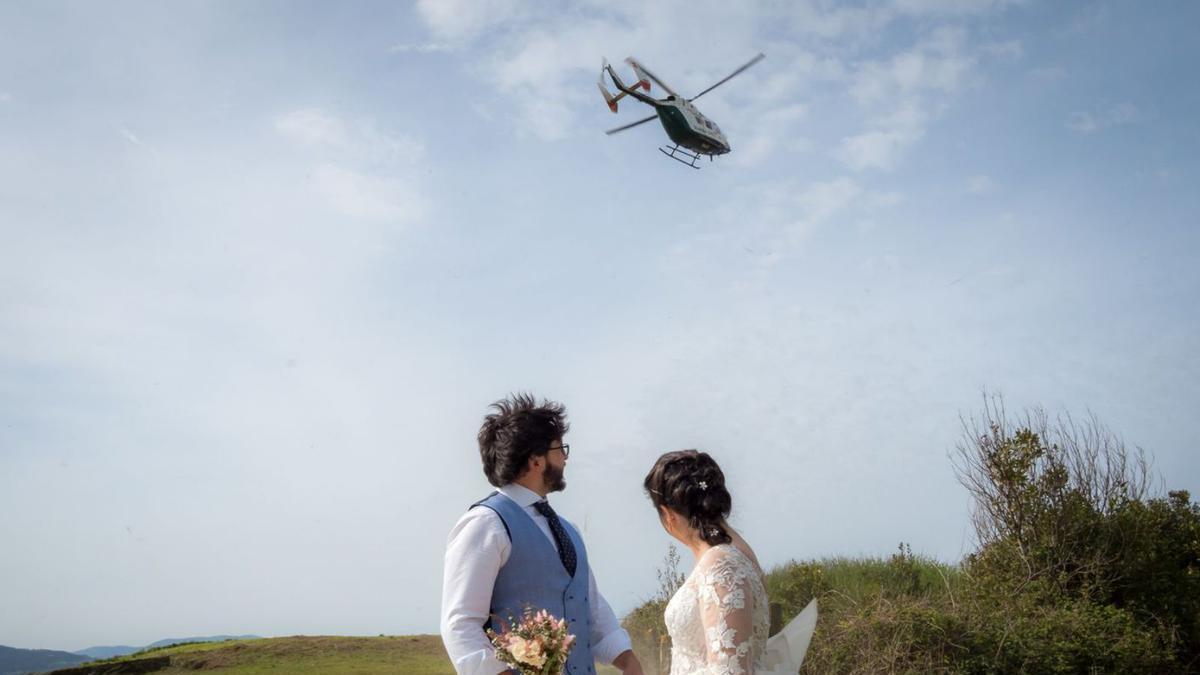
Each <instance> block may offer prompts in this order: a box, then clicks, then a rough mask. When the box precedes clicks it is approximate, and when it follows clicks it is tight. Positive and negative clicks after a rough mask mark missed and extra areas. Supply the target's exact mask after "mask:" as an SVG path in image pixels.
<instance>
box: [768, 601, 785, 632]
mask: <svg viewBox="0 0 1200 675" xmlns="http://www.w3.org/2000/svg"><path fill="white" fill-rule="evenodd" d="M781 630H783V605H781V604H779V603H778V602H772V603H771V630H770V631H769V632H768V634H770V635H774V634H776V633H778V632H779V631H781Z"/></svg>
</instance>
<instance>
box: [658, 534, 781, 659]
mask: <svg viewBox="0 0 1200 675" xmlns="http://www.w3.org/2000/svg"><path fill="white" fill-rule="evenodd" d="M664 618H665V619H666V623H667V632H668V633H669V634H670V636H671V675H753V674H755V673H759V672H763V670H764V668H762V667H761V659H762V657H763V654H764V649H765V646H766V643H767V634H768V633H769V632H770V629H771V610H770V607H769V605H768V604H767V591H766V588H764V587H763V576H762V572H761V571H760V570H759V569H758V566H757V565H755V564H754V562H753V561H752V560H750V558H748V557H746V555H745V554H744V553H742V552H741V551H740V550H739V549H738V548H737V547H736V546H734V545H733V544H720V545H718V546H714V547H712V548H710V549H708V550H707V551H705V552H704V554H703V555H702V556H701V557H700V559H699V560H697V561H696V567H695V569H693V570H692V573H691V574H690V575H688V578H687V580H686V581H684V582H683V585H682V586H680V587H679V590H678V591H676V592H675V595H674V596H673V597H672V598H671V601H670V602H669V603H667V609H666V612H665V614H664Z"/></svg>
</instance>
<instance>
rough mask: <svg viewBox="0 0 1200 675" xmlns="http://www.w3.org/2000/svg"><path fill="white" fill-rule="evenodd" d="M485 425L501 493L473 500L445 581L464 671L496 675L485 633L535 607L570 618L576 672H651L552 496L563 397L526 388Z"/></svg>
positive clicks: (446, 616)
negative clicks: (602, 666) (599, 668)
mask: <svg viewBox="0 0 1200 675" xmlns="http://www.w3.org/2000/svg"><path fill="white" fill-rule="evenodd" d="M491 407H492V409H493V410H494V412H493V413H491V414H489V415H488V416H487V417H485V418H484V420H483V426H482V427H480V429H479V454H480V456H481V458H482V459H483V472H484V474H485V475H486V476H487V479H488V482H489V483H491V484H492V485H494V486H496V487H497V488H498V490H497V491H496V492H493V493H492V494H491V495H490V496H489V497H487V498H486V499H484V500H482V501H480V502H477V503H476V504H474V505H472V506H471V508H470V509H469V510H468V511H467V512H466V513H465V514H464V515H463V516H462V517H461V518H459V520H458V523H457V524H456V525H455V526H454V529H453V530H451V531H450V537H449V540H448V541H447V543H446V560H445V572H444V575H443V579H442V626H441V629H442V641H443V642H444V643H445V645H446V652H447V653H448V654H449V655H450V660H451V661H452V662H453V663H454V669H455V670H456V671H457V672H458V673H459V675H496V674H497V673H506V672H509V666H508V665H506V664H505V663H503V662H501V661H499V660H497V659H496V656H495V651H494V649H493V648H492V645H491V643H490V642H489V641H488V638H487V635H486V634H485V633H484V629H485V628H492V627H494V628H496V629H497V630H499V626H496V625H495V624H494V621H495V619H496V618H499V619H503V620H504V621H508V618H509V617H510V616H511V617H514V618H516V619H517V620H520V618H521V616H522V613H523V612H524V610H525V608H526V607H532V608H534V609H535V610H537V609H545V610H547V611H549V612H550V613H551V614H553V615H555V616H556V617H559V618H565V619H566V620H567V625H568V629H569V630H570V632H571V634H572V635H574V636H575V646H574V648H572V650H571V655H570V657H569V658H568V660H567V667H566V671H565V672H566V673H567V674H568V675H589V674H590V673H594V672H595V662H596V661H600V662H602V663H612V664H613V665H614V666H616V667H617V668H620V669H621V671H622V672H623V673H625V675H642V665H641V663H639V662H638V659H637V657H636V656H634V654H633V651H632V649H631V648H630V640H629V635H628V634H627V633H626V632H625V631H624V630H623V629H622V628H621V625H620V624H619V623H618V622H617V617H616V615H614V614H613V611H612V608H611V607H609V605H608V603H607V602H606V601H605V600H604V598H603V597H602V596H601V595H600V592H599V591H597V590H596V579H595V577H594V576H592V571H591V568H590V567H589V566H588V557H587V550H586V549H585V548H584V546H583V539H582V538H580V536H579V531H578V530H576V529H575V526H574V525H572V524H571V523H569V522H567V520H566V519H564V518H562V517H560V516H559V515H558V514H557V513H555V511H554V509H553V508H551V506H550V504H549V502H547V501H546V495H548V494H549V493H551V492H559V491H561V490H563V489H564V488H566V486H567V483H566V481H565V480H563V473H564V471H565V470H566V466H567V457H568V455H569V453H570V451H571V448H570V446H569V445H566V444H564V443H563V436H565V435H566V433H567V431H568V429H569V428H570V425H568V424H567V421H566V408H564V407H563V406H562V404H560V403H555V402H553V401H543V402H542V403H540V404H539V403H537V401H535V400H534V398H533V397H532V396H530V395H528V394H517V395H514V396H510V397H509V398H507V399H505V400H502V401H497V402H496V403H493V404H492V405H491Z"/></svg>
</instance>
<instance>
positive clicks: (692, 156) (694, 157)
mask: <svg viewBox="0 0 1200 675" xmlns="http://www.w3.org/2000/svg"><path fill="white" fill-rule="evenodd" d="M658 151H659V152H661V153H662V154H664V155H666V156H667V157H670V158H671V159H673V160H675V161H676V162H679V163H680V164H686V165H688V166H690V167H692V168H693V169H697V170H699V169H700V167H698V166H696V162H698V161H700V153H698V152H694V153H693V152H688V151H687V150H684V149H683V148H681V147H679V145H678V144H676V145H675V147H673V148H671V149H670V150H667V149H666V148H659V149H658ZM680 155H682V157H680ZM683 157H687V159H686V160H685V159H683ZM711 159H712V157H711V156H710V157H709V160H711Z"/></svg>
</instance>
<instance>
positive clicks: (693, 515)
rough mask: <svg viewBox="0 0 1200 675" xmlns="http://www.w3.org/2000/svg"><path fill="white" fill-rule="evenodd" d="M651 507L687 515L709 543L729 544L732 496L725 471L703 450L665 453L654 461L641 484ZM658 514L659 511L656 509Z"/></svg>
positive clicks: (689, 521) (714, 544) (690, 522)
mask: <svg viewBox="0 0 1200 675" xmlns="http://www.w3.org/2000/svg"><path fill="white" fill-rule="evenodd" d="M643 486H644V487H645V488H646V494H647V495H648V496H649V497H650V501H651V502H652V503H653V504H654V509H655V510H656V511H658V510H659V507H662V506H665V507H667V508H668V509H671V510H672V511H675V512H676V513H678V514H680V515H682V516H683V517H685V518H687V520H688V525H690V526H691V527H693V528H695V529H696V530H697V531H698V532H699V534H700V538H701V539H703V540H704V541H705V542H706V543H708V545H710V546H716V545H717V544H728V543H729V542H730V541H732V539H730V537H729V533H728V532H726V531H725V525H724V522H725V519H726V518H728V517H729V510H730V509H731V508H732V507H733V498H732V497H730V496H729V490H726V489H725V474H724V473H722V472H721V467H719V466H717V462H716V461H715V460H713V458H712V457H710V456H709V454H708V453H706V452H699V451H697V450H679V451H676V452H668V453H666V454H665V455H663V456H662V457H659V458H658V461H657V462H655V463H654V468H653V469H650V473H648V474H646V480H645V482H644V483H643ZM659 514H660V517H661V514H662V512H661V511H659Z"/></svg>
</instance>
